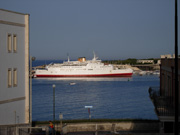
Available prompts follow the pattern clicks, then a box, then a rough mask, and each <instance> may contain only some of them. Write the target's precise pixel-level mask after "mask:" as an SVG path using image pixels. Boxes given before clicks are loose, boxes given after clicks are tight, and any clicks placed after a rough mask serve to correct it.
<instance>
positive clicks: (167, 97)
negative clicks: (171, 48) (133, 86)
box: [149, 57, 180, 132]
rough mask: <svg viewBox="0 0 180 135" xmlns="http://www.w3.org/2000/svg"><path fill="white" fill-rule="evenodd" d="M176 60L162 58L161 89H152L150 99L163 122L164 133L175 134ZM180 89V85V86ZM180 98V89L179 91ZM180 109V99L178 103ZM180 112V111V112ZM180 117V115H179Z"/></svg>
mask: <svg viewBox="0 0 180 135" xmlns="http://www.w3.org/2000/svg"><path fill="white" fill-rule="evenodd" d="M174 62H175V60H174V58H167V57H166V58H162V59H161V66H160V88H154V87H151V88H150V89H149V94H150V97H151V99H152V101H153V104H154V106H155V112H156V114H157V116H158V118H159V120H160V122H161V130H162V131H163V132H173V129H174V128H173V127H174V118H175V67H174V65H175V64H174ZM178 64H179V65H178V68H179V69H178V80H180V59H178ZM179 88H180V84H179ZM179 97H180V89H179ZM178 104H179V108H180V98H179V101H178ZM179 112H180V111H179ZM179 116H180V114H179Z"/></svg>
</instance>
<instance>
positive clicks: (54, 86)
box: [52, 84, 56, 135]
mask: <svg viewBox="0 0 180 135" xmlns="http://www.w3.org/2000/svg"><path fill="white" fill-rule="evenodd" d="M52 87H53V125H54V129H55V88H56V85H55V84H53V85H52ZM54 133H55V130H53V135H54Z"/></svg>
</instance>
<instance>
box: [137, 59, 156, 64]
mask: <svg viewBox="0 0 180 135" xmlns="http://www.w3.org/2000/svg"><path fill="white" fill-rule="evenodd" d="M137 63H142V64H154V60H137Z"/></svg>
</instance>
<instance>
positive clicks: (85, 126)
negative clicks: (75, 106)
mask: <svg viewBox="0 0 180 135" xmlns="http://www.w3.org/2000/svg"><path fill="white" fill-rule="evenodd" d="M88 131H112V132H116V131H137V132H142V133H143V132H144V133H147V132H159V123H158V122H150V123H148V122H147V123H146V122H115V123H76V124H67V125H65V126H63V133H65V134H66V133H68V132H88Z"/></svg>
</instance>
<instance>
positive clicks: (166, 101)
mask: <svg viewBox="0 0 180 135" xmlns="http://www.w3.org/2000/svg"><path fill="white" fill-rule="evenodd" d="M149 96H150V98H151V100H152V102H153V104H154V106H155V110H156V113H157V115H158V116H159V117H161V116H174V114H175V112H174V99H173V97H170V96H161V95H160V88H158V87H150V88H149Z"/></svg>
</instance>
